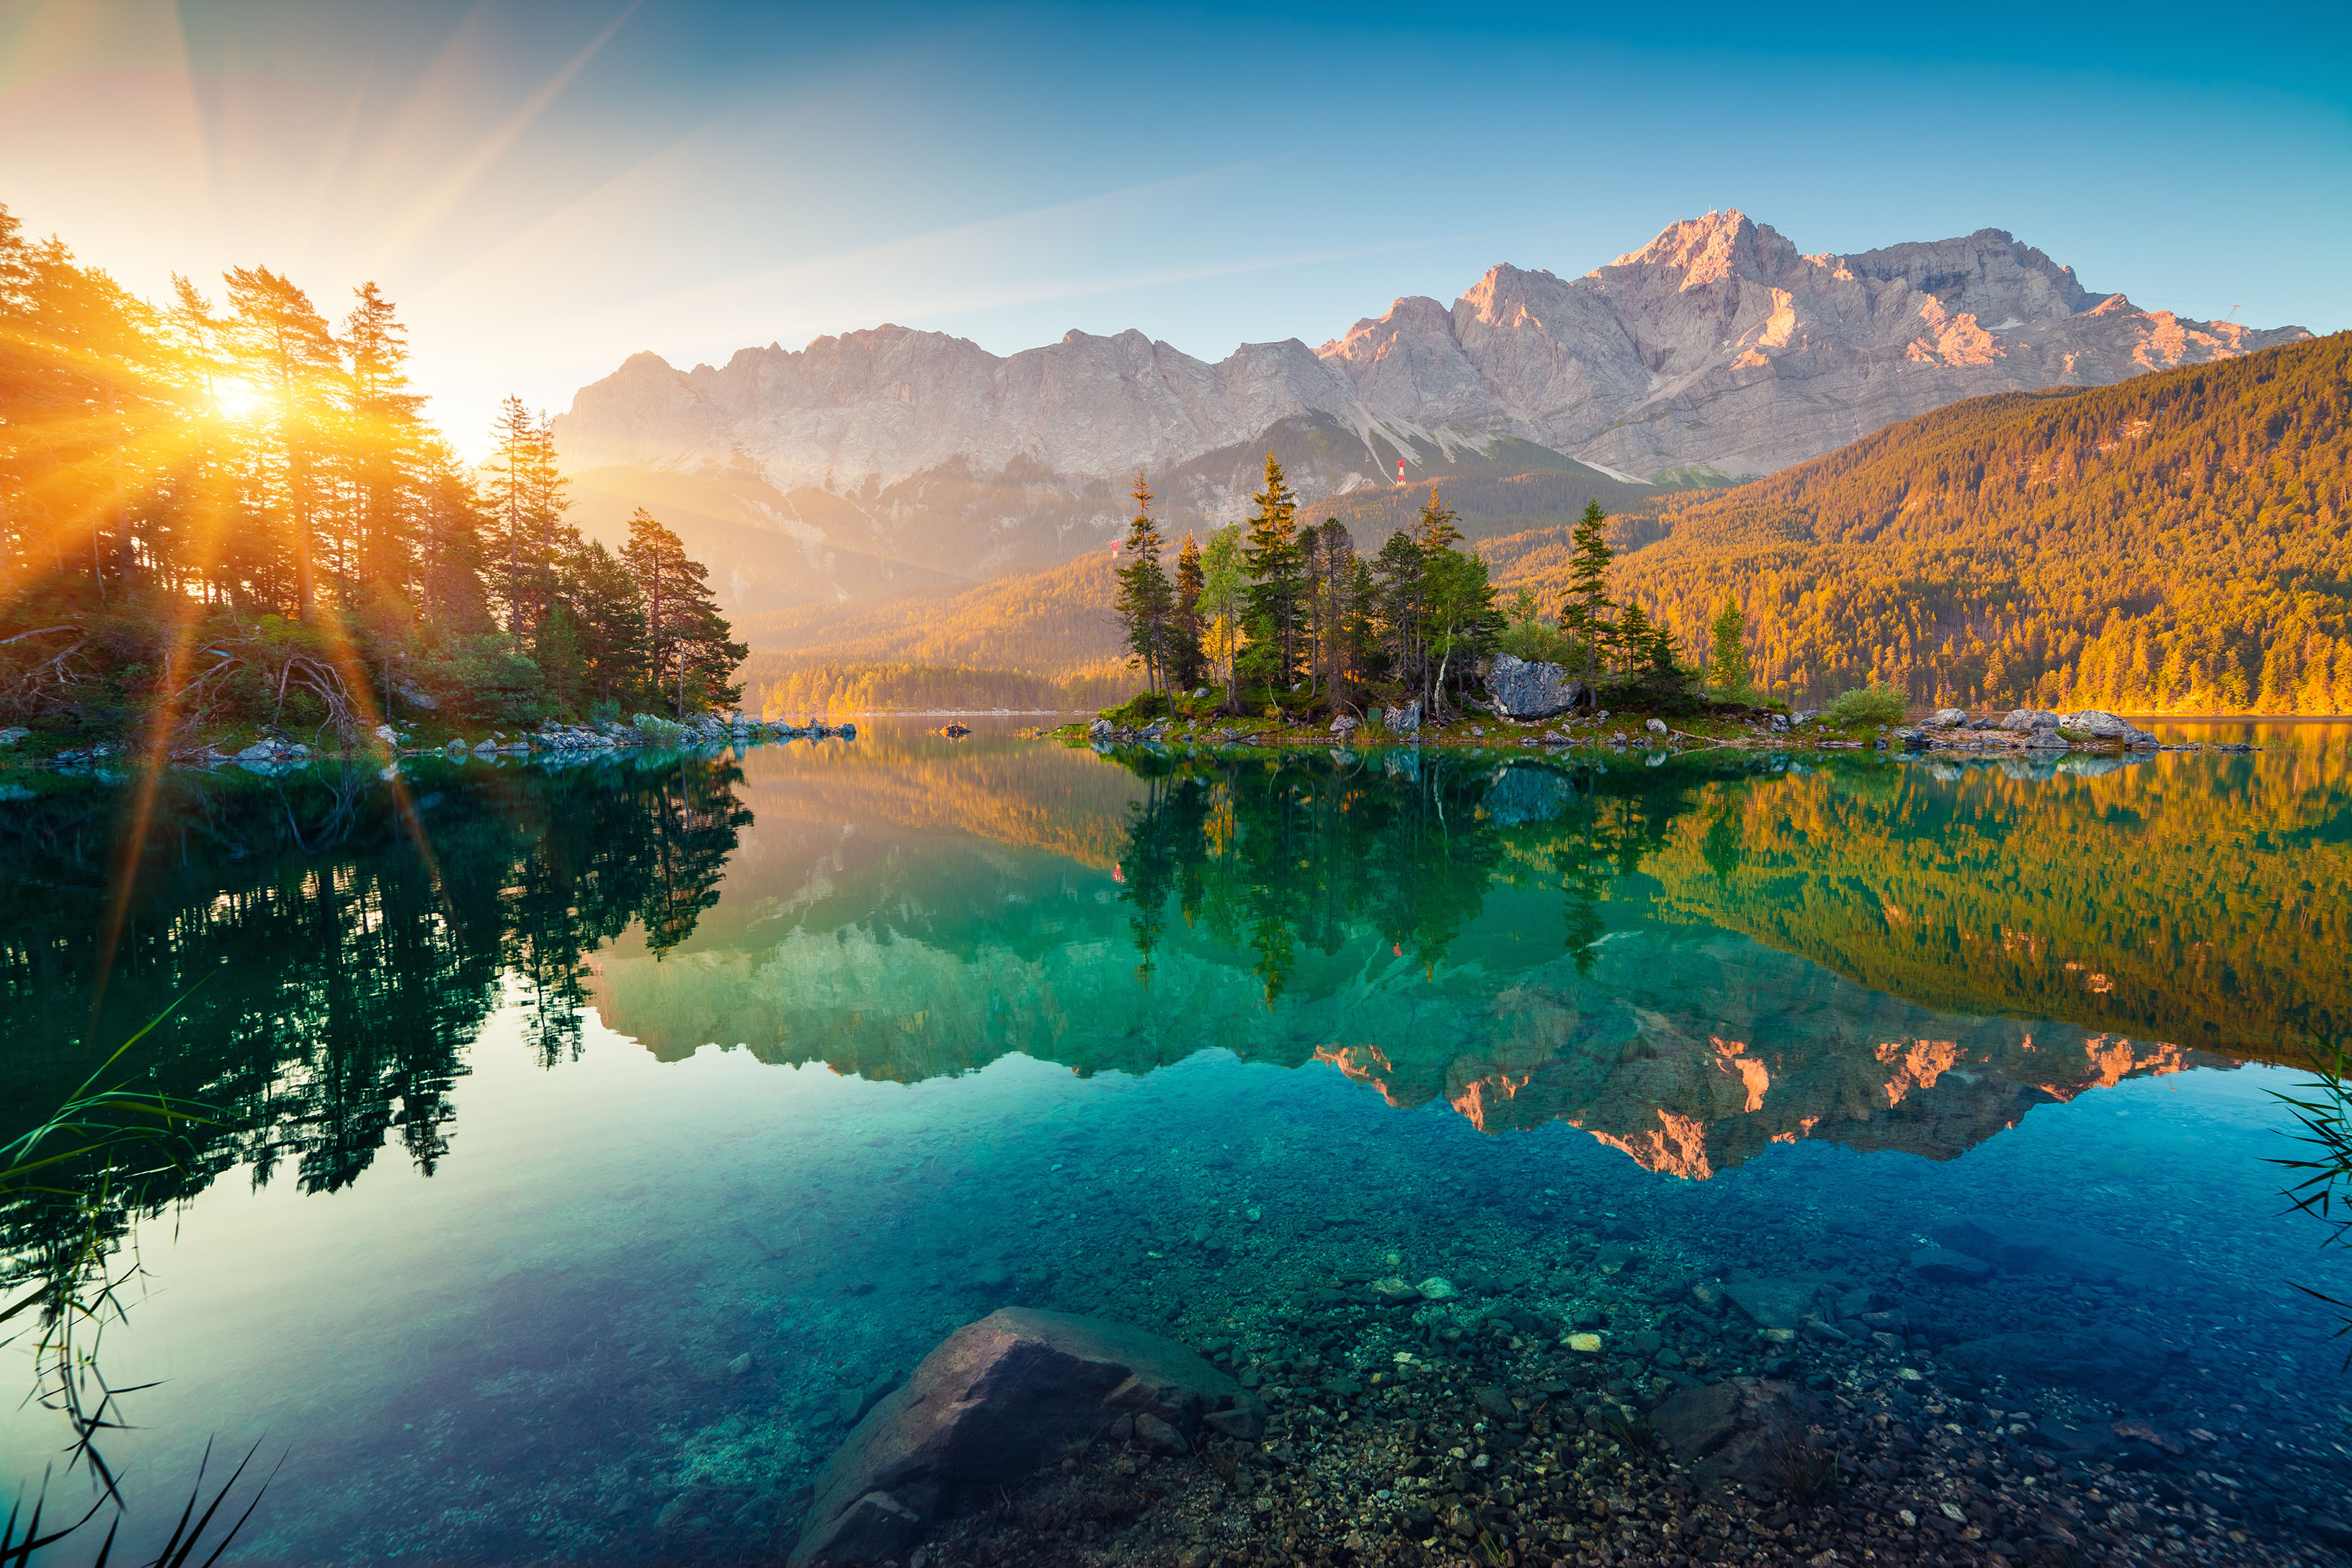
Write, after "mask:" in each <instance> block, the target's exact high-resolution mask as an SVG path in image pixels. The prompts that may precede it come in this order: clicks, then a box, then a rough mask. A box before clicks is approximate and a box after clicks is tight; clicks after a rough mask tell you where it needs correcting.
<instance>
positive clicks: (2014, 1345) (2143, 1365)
mask: <svg viewBox="0 0 2352 1568" xmlns="http://www.w3.org/2000/svg"><path fill="white" fill-rule="evenodd" d="M2173 1353H2174V1352H2173V1351H2172V1348H2171V1347H2170V1346H2168V1345H2166V1344H2165V1343H2163V1342H2161V1341H2158V1340H2156V1339H2153V1338H2151V1337H2150V1336H2148V1335H2147V1334H2143V1333H2141V1332H2139V1331H2137V1330H2136V1329H2126V1328H2119V1327H2115V1326H2111V1325H2103V1326H2101V1327H2098V1328H2096V1329H2079V1330H2077V1329H2046V1330H2019V1331H2013V1332H2011V1333H2005V1334H1988V1335H1986V1336H1985V1337H1984V1338H1983V1339H1980V1340H1968V1341H1964V1342H1961V1343H1959V1344H1956V1345H1951V1346H1948V1347H1947V1348H1946V1349H1945V1350H1944V1351H1943V1352H1942V1358H1943V1360H1944V1363H1945V1364H1947V1365H1948V1366H1954V1367H1958V1368H1959V1369H1960V1370H1961V1371H1962V1372H1965V1373H1970V1374H1972V1375H1974V1376H1976V1377H1979V1378H1990V1377H2000V1376H2007V1377H2011V1378H2022V1379H2024V1380H2026V1381H2029V1382H2032V1383H2041V1384H2065V1385H2067V1386H2069V1387H2073V1388H2079V1389H2081V1390H2083V1391H2084V1393H2085V1394H2096V1395H2098V1396H2100V1397H2103V1398H2106V1399H2129V1398H2131V1397H2133V1396H2134V1395H2136V1394H2143V1393H2145V1392H2147V1389H2148V1387H2149V1386H2150V1385H2151V1384H2155V1383H2156V1382H2157V1381H2158V1379H2159V1378H2161V1377H2163V1376H2164V1375H2165V1373H2166V1371H2167V1370H2168V1367H2169V1366H2170V1364H2171V1361H2172V1357H2173Z"/></svg>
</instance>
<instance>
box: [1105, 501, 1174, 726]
mask: <svg viewBox="0 0 2352 1568" xmlns="http://www.w3.org/2000/svg"><path fill="white" fill-rule="evenodd" d="M1128 494H1129V495H1130V496H1133V497H1134V498H1135V518H1134V521H1131V522H1129V524H1128V528H1127V542H1125V543H1124V544H1123V545H1121V546H1120V552H1121V553H1122V554H1123V555H1125V556H1126V558H1127V564H1126V565H1124V566H1121V567H1120V568H1119V569H1118V596H1117V598H1116V599H1115V601H1114V604H1115V605H1116V607H1117V608H1118V616H1119V620H1120V621H1121V622H1122V623H1123V624H1124V626H1125V627H1126V630H1127V646H1128V648H1129V651H1130V652H1132V653H1133V654H1134V655H1135V658H1136V659H1137V661H1138V662H1139V663H1140V664H1141V665H1142V666H1143V687H1144V689H1145V690H1147V691H1157V690H1159V689H1160V685H1161V680H1162V679H1163V677H1164V676H1165V674H1166V665H1167V651H1168V622H1169V618H1170V616H1171V615H1173V614H1174V612H1175V608H1176V596H1175V593H1174V591H1173V590H1172V589H1171V587H1170V586H1169V583H1168V572H1167V569H1166V568H1165V567H1163V566H1162V565H1160V525H1159V524H1158V523H1157V522H1155V521H1152V517H1151V487H1150V485H1149V484H1147V483H1146V482H1145V481H1144V477H1143V474H1142V473H1141V471H1140V470H1139V471H1138V472H1137V474H1136V476H1135V488H1134V489H1131V490H1129V491H1128Z"/></svg>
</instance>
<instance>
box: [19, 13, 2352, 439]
mask: <svg viewBox="0 0 2352 1568" xmlns="http://www.w3.org/2000/svg"><path fill="white" fill-rule="evenodd" d="M2347 61H2352V7H2347V6H2345V5H2332V6H2307V7H2296V6H2275V7H2245V8H2240V9H2236V10H2231V11H2226V12H2224V11H2219V10H2216V9H2214V8H2210V7H2200V8H2197V9H2194V10H2192V9H2189V8H2187V7H2168V6H2162V5H2158V6H2142V7H2136V8H2133V9H2130V10H2128V11H2122V10H2118V11H2114V12H2105V13H2101V12H2073V11H2066V10H2063V9H2061V8H2056V7H2053V8H2049V9H2047V10H2041V11H2021V12H2015V13H2009V14H2001V15H1994V14H1988V13H1982V12H1978V13H1965V12H1963V13H1954V12H1950V11H1948V9H1947V10H1941V11H1934V10H1929V9H1927V8H1919V7H1890V6H1885V5H1873V6H1868V7H1860V6H1856V7H1837V8H1822V7H1811V8H1808V9H1806V10H1804V11H1802V12H1801V13H1799V12H1792V11H1790V9H1788V8H1784V7H1762V6H1747V7H1721V6H1710V5H1683V6H1678V7H1646V6H1625V5H1612V6H1609V7H1579V6H1549V7H1520V6H1508V5H1489V6H1484V7H1479V8H1477V9H1475V10H1470V9H1465V10H1462V11H1459V12H1449V11H1446V10H1444V9H1442V8H1432V7H1404V6H1386V5H1347V6H1285V7H1246V8H1245V7H1241V6H1214V5H1209V6H1186V7H1166V6H1140V5H1137V6H1108V5H1086V6H1056V5H1020V6H935V5H828V6H824V7H792V6H749V5H725V4H715V3H712V4H675V3H665V0H641V3H639V4H637V5H634V6H630V5H625V4H611V3H608V0H565V3H563V4H530V3H521V0H488V3H485V4H481V5H436V4H431V3H410V4H402V5H331V4H321V3H319V0H309V3H305V4H231V3H218V4H188V5H178V6H175V5H171V4H168V3H163V0H76V3H72V4H58V3H53V0H0V201H5V202H6V203H7V204H8V205H10V206H11V207H12V208H14V209H15V210H16V212H17V213H18V214H19V216H22V217H23V218H25V219H26V222H27V224H28V226H31V227H33V228H35V229H36V230H37V231H47V230H50V229H54V230H56V231H58V232H59V233H60V234H62V235H63V236H64V237H66V238H67V239H68V241H69V242H70V243H72V244H74V245H75V246H76V247H77V248H78V249H79V250H80V251H81V252H82V253H83V254H84V255H85V257H87V258H89V259H91V260H93V261H96V262H99V263H100V264H103V265H105V266H108V267H109V268H111V269H113V270H114V271H115V272H116V273H117V274H118V276H120V277H121V279H123V280H124V281H125V282H126V283H129V284H131V286H133V287H135V288H139V289H142V290H152V291H160V290H161V289H163V287H164V286H165V285H166V283H167V281H168V274H169V273H170V272H171V271H172V270H173V269H178V270H183V271H188V272H191V273H194V274H197V275H199V277H200V278H201V277H205V276H207V275H216V274H217V273H218V271H219V270H220V269H221V268H223V267H226V266H228V265H232V264H239V263H251V262H255V261H260V262H265V263H268V264H269V265H271V266H274V267H279V268H287V269H289V270H291V271H292V272H293V273H294V274H295V275H296V276H297V278H298V279H300V280H302V281H303V282H305V283H306V284H307V285H309V286H310V289H311V290H312V292H313V294H314V296H315V297H317V298H318V299H320V300H321V302H322V303H326V302H330V301H331V302H334V303H335V304H336V305H337V307H338V308H339V307H340V304H341V301H342V300H344V299H345V298H346V295H345V292H344V291H345V290H346V289H348V288H349V287H350V286H351V285H352V284H353V283H356V282H358V281H360V280H362V279H366V278H373V279H377V280H378V281H380V282H382V283H383V285H384V287H385V289H386V290H387V291H388V292H389V293H390V294H391V295H392V297H393V298H394V299H395V300H399V301H400V302H401V303H402V305H403V306H404V310H405V312H406V315H407V317H408V321H409V324H410V327H411V329H412V334H413V336H414V338H415V349H416V358H417V366H416V368H417V375H418V380H419V383H420V384H421V385H422V387H423V388H424V390H425V391H427V392H429V393H431V394H433V395H434V397H435V400H436V401H435V408H436V414H437V415H438V416H439V417H440V419H441V420H442V422H443V423H444V425H445V426H446V427H447V428H448V429H449V430H450V432H451V434H452V435H453V436H454V437H457V438H458V439H459V440H460V442H461V444H463V445H466V446H467V447H478V445H479V434H480V431H481V429H482V428H483V427H484V426H487V423H488V416H489V410H490V408H491V406H492V405H493V404H494V403H495V401H496V400H497V398H498V397H499V395H503V394H504V393H506V392H508V391H509V390H511V391H518V392H520V393H521V394H523V395H524V396H526V397H527V398H529V399H530V401H531V402H532V403H533V404H534V405H543V406H547V407H551V408H558V409H560V408H562V406H564V405H566V404H567V403H568V402H569V400H570V397H571V394H572V390H573V389H574V388H575V387H577V386H578V385H580V384H582V383H583V382H585V381H587V380H591V379H593V378H594V377H595V376H597V375H600V374H604V373H605V372H606V371H609V370H610V369H611V368H612V366H613V365H614V363H617V362H618V361H619V360H620V359H621V358H622V357H624V356H625V355H626V354H627V353H631V352H634V351H635V350H637V349H652V350H654V351H655V352H656V353H661V354H662V355H663V356H664V357H666V358H667V359H669V360H671V361H672V362H673V363H679V364H690V363H694V362H696V361H698V360H717V359H721V358H723V357H724V356H725V355H726V354H727V353H730V352H731V351H732V350H734V349H735V348H738V347H740V346H743V345H746V344H752V343H766V342H770V341H772V340H773V341H781V342H783V343H784V344H785V345H786V346H787V347H798V346H799V345H800V344H801V343H803V342H806V341H807V340H808V339H809V338H810V337H812V336H814V335H815V334H817V333H819V332H826V331H842V330H845V329H849V328H855V327H860V326H870V325H874V324H876V323H877V322H879V321H900V322H903V323H906V324H908V325H912V326H919V327H927V328H935V329H938V330H940V331H951V332H957V333H961V334H963V335H966V336H969V337H971V338H974V339H976V340H977V341H979V342H981V343H982V344H983V345H984V346H986V347H988V348H990V349H992V350H994V351H997V352H999V353H1006V352H1010V351H1013V350H1014V349H1018V348H1022V347H1025V346H1028V345H1031V344H1034V343H1038V342H1048V341H1050V340H1052V339H1054V338H1055V337H1058V336H1059V335H1060V334H1061V333H1062V332H1064V331H1066V330H1068V329H1070V328H1073V327H1076V328H1081V329H1084V330H1086V331H1098V332H1110V331H1120V330H1122V329H1125V328H1127V327H1130V326H1132V327H1138V328H1140V329H1141V330H1143V331H1146V332H1148V333H1150V335H1152V336H1154V337H1157V338H1164V339H1166V340H1168V341H1169V342H1173V343H1175V344H1176V345H1177V346H1178V347H1180V348H1182V349H1184V350H1186V351H1188V352H1191V353H1197V354H1200V355H1202V356H1203V357H1210V358H1214V357H1219V356H1222V355H1223V354H1224V353H1229V352H1230V351H1231V350H1232V348H1233V346H1234V344H1235V343H1237V342H1244V341H1262V340H1266V339H1275V338H1284V337H1294V336H1295V337H1298V338H1302V339H1304V340H1306V341H1307V342H1310V343H1313V342H1321V341H1323V340H1324V339H1326V338H1328V337H1331V336H1334V335H1336V334H1338V333H1339V332H1341V331H1345V330H1346V329H1347V327H1348V326H1349V324H1350V323H1352V322H1353V321H1356V320H1357V319H1358V318H1360V317H1362V316H1366V315H1377V314H1378V313H1380V311H1381V310H1384V309H1385V308H1386V307H1387V305H1388V303H1389V301H1390V300H1391V299H1393V298H1394V297H1396V296H1398V295H1400V294H1406V293H1425V294H1431V295H1433V296H1435V297H1437V298H1439V299H1441V300H1451V299H1453V298H1454V296H1455V295H1456V294H1458V293H1460V292H1461V291H1462V290H1463V289H1465V288H1467V287H1468V286H1469V285H1470V284H1471V283H1472V282H1474V281H1475V279H1477V277H1478V275H1479V274H1480V273H1481V272H1483V271H1484V270H1485V269H1486V268H1487V267H1488V266H1490V265H1492V264H1493V263H1495V262H1497V261H1509V262H1513V263H1515V264H1517V265H1519V266H1524V267H1543V268H1550V269H1551V270H1553V271H1556V272H1559V273H1563V274H1568V275H1573V274H1575V273H1579V272H1581V271H1584V270H1586V269H1587V268H1591V267H1593V266H1596V265H1598V264H1599V263H1601V262H1602V261H1605V260H1607V259H1608V258H1611V257H1612V256H1615V255H1617V254H1619V253H1621V252H1622V251H1626V250H1630V249H1633V248H1635V247H1639V246H1640V245H1642V244H1643V243H1644V242H1645V241H1646V240H1647V239H1648V238H1649V237H1650V236H1651V235H1653V234H1654V233H1655V232H1656V231H1657V230H1658V229H1659V228H1660V227H1662V226H1664V225H1665V224H1666V223H1668V222H1670V221H1672V220H1673V219H1675V218H1677V217H1684V216H1695V215H1696V214H1698V213H1702V212H1705V211H1707V210H1709V209H1711V208H1718V207H1725V206H1737V207H1739V208H1740V209H1742V210H1744V211H1746V212H1747V213H1748V214H1749V215H1750V216H1753V217H1755V218H1756V219H1758V220H1759V222H1765V223H1769V224H1771V225H1772V226H1775V227H1777V228H1779V229H1780V231H1781V232H1783V233H1784V234H1787V235H1788V236H1789V237H1790V238H1792V239H1794V240H1796V241H1797V242H1798V243H1799V244H1800V245H1801V247H1803V248H1805V249H1807V250H1856V249H1865V248H1869V247H1874V246H1879V245H1886V244H1892V243H1895V242H1897V241H1901V240H1906V239H1927V238H1936V237H1944V236H1948V235H1954V234H1964V233H1967V232H1969V231H1971V230H1974V229H1978V228H1981V227H1989V226H1990V227H2000V228H2006V229H2009V230H2011V232H2013V233H2015V234H2016V235H2018V236H2019V237H2021V238H2022V239H2024V240H2026V241H2028V242H2029V243H2031V244H2033V245H2036V246H2039V247H2042V249H2043V250H2045V251H2047V252H2048V253H2050V254H2051V255H2052V256H2053V257H2054V258H2057V259H2058V260H2060V261H2063V262H2066V263H2069V264H2071V265H2073V266H2074V268H2075V269H2076V271H2077V273H2078V274H2079V275H2080V276H2081V278H2082V279H2083V280H2084V283H2085V284H2086V285H2087V286H2089V287H2091V288H2093V289H2103V290H2104V289H2123V290H2124V291H2126V292H2127V293H2128V294H2129V295H2130V296H2131V297H2132V298H2133V299H2134V300H2136V301H2137V302H2139V303H2141V304H2143V305H2146V306H2149V307H2155V308H2166V309H2172V310H2179V311H2181V312H2183V313H2185V314H2191V315H2195V316H2199V317H2210V316H2221V315H2223V314H2225V313H2228V312H2230V311H2231V310H2232V309H2233V308H2235V310H2236V313H2237V318H2238V319H2239V320H2241V321H2248V322H2251V323H2252V324H2255V325H2259V326H2275V325H2280V324H2284V323H2286V322H2290V321H2292V322H2295V323H2297V324H2300V325H2304V326H2307V327H2310V328H2312V329H2313V330H2315V331H2334V330H2340V329H2341V328H2343V327H2345V326H2347V324H2352V266H2347V264H2346V261H2345V258H2346V256H2347V251H2352V87H2347V70H2346V64H2347Z"/></svg>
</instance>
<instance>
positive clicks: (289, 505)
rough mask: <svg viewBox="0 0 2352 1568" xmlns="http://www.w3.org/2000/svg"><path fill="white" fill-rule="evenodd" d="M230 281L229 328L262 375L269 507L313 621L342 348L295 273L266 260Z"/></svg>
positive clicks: (298, 598)
mask: <svg viewBox="0 0 2352 1568" xmlns="http://www.w3.org/2000/svg"><path fill="white" fill-rule="evenodd" d="M227 281H228V305H229V310H230V311H231V316H230V320H229V324H228V330H229V332H230V334H231V335H232V337H233V339H234V340H235V342H236V347H237V350H238V353H239V356H240V358H241V359H242V360H243V361H244V362H245V363H247V364H248V365H250V366H252V367H253V368H254V369H255V370H256V371H257V373H258V374H260V376H262V377H263V378H264V379H263V382H262V384H261V386H260V388H259V389H258V390H260V391H261V392H262V393H263V394H264V400H263V403H262V407H263V408H264V409H265V410H266V411H267V413H266V423H267V426H268V434H269V441H268V456H269V458H270V460H271V471H270V472H269V474H268V483H267V487H266V489H267V493H268V495H269V497H270V501H269V504H268V510H269V512H270V513H271V514H272V515H273V516H274V517H275V519H276V520H277V521H278V526H279V528H280V530H281V531H282V534H283V538H284V541H285V545H286V548H287V549H288V551H289V554H290V555H291V556H292V559H293V563H294V603H295V610H296V614H297V616H298V617H299V619H301V620H302V621H304V622H305V623H308V622H309V621H310V619H311V618H312V617H313V616H315V615H316V614H317V611H318V600H319V568H318V523H319V512H320V510H321V506H320V503H321V501H322V500H323V499H324V489H325V487H324V486H323V484H322V483H321V481H322V480H323V479H325V477H326V476H325V474H324V473H323V472H322V468H323V464H322V462H321V458H322V457H323V456H324V450H323V449H324V447H326V444H327V435H328V428H327V427H328V426H329V424H330V422H331V418H332V415H333V410H334V406H335V401H336V394H337V392H338V391H339V390H340V387H339V384H340V383H341V380H342V374H343V372H342V355H341V351H340V349H339V348H338V347H337V345H336V342H335V338H334V334H333V333H331V332H330V331H328V330H327V323H326V320H325V318H323V317H321V316H320V314H319V311H318V308H317V307H316V306H314V305H312V304H311V303H310V296H309V295H308V294H305V293H304V292H303V291H302V290H301V289H299V288H296V287H295V286H294V284H293V282H292V281H291V280H289V279H286V278H284V277H282V276H280V275H279V274H278V273H275V272H272V271H270V270H269V268H266V267H240V268H235V269H234V270H232V271H231V272H229V273H228V274H227Z"/></svg>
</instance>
